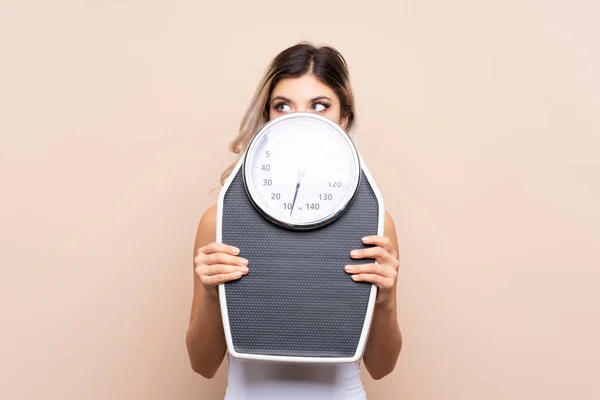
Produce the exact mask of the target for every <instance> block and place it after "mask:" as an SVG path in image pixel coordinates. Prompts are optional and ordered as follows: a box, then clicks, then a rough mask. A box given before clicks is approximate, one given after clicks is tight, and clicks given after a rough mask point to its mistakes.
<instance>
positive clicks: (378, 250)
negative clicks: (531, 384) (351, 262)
mask: <svg viewBox="0 0 600 400" xmlns="http://www.w3.org/2000/svg"><path fill="white" fill-rule="evenodd" d="M350 257H352V258H354V259H361V258H373V259H375V260H376V261H377V262H378V263H379V264H385V263H386V262H389V263H391V264H393V257H392V256H391V255H390V253H388V252H387V250H386V249H384V248H383V247H380V246H374V247H369V248H367V249H360V250H352V251H351V252H350Z"/></svg>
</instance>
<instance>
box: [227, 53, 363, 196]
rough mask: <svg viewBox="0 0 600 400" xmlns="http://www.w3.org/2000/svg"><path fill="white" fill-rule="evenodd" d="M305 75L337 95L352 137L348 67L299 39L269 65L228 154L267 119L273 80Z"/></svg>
mask: <svg viewBox="0 0 600 400" xmlns="http://www.w3.org/2000/svg"><path fill="white" fill-rule="evenodd" d="M305 74H313V75H314V76H315V77H316V78H318V79H319V80H321V81H322V82H323V83H324V84H326V85H328V86H329V87H331V89H332V90H333V91H334V92H335V93H336V94H337V96H338V97H339V99H340V103H341V111H342V117H343V118H346V124H345V127H344V128H345V130H346V132H348V134H349V135H350V138H351V139H352V140H356V138H355V137H354V136H355V135H354V132H353V130H352V127H353V125H354V96H353V94H352V88H351V86H350V79H349V73H348V66H347V64H346V61H345V59H344V57H342V55H341V54H340V53H339V52H338V51H337V50H336V49H334V48H332V47H329V46H322V47H315V46H314V45H312V44H310V43H307V42H300V43H298V44H296V45H294V46H292V47H289V48H287V49H285V50H283V51H282V52H281V53H279V54H278V55H277V56H276V57H275V58H274V59H273V61H272V62H271V64H270V65H269V68H268V70H267V72H266V73H265V75H264V76H263V78H262V79H261V81H260V83H259V84H258V87H257V89H256V92H255V93H254V96H253V97H252V101H251V102H250V105H249V107H248V109H247V110H246V113H245V114H244V116H243V118H242V121H241V123H240V129H239V133H238V135H237V137H236V138H235V139H233V141H232V142H231V143H230V145H229V150H230V151H231V152H232V153H235V154H238V155H240V156H241V154H243V153H244V151H245V150H246V148H247V147H248V145H249V144H250V142H251V141H252V138H253V137H254V135H256V133H257V132H258V131H259V130H260V128H261V127H262V126H263V125H264V124H266V123H267V122H268V121H269V106H268V104H269V99H270V96H271V93H272V91H273V88H274V87H275V86H276V85H277V83H278V82H279V81H280V80H282V79H285V78H291V77H300V76H302V75H305ZM240 156H238V157H237V159H236V161H235V162H234V163H233V164H231V165H230V166H229V167H227V169H225V171H223V173H222V174H221V180H220V183H221V186H223V185H224V184H225V181H226V180H227V178H228V177H229V175H230V174H231V172H232V171H233V169H234V168H235V166H236V165H237V163H238V162H239V158H240Z"/></svg>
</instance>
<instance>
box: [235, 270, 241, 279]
mask: <svg viewBox="0 0 600 400" xmlns="http://www.w3.org/2000/svg"><path fill="white" fill-rule="evenodd" d="M241 276H242V273H241V272H240V271H237V272H234V273H233V277H234V278H241Z"/></svg>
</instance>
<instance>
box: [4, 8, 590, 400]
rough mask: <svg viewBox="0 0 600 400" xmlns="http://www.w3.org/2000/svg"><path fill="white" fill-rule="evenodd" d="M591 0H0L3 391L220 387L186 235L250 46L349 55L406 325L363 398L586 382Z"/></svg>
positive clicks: (72, 395) (36, 393) (246, 95)
mask: <svg viewBox="0 0 600 400" xmlns="http://www.w3.org/2000/svg"><path fill="white" fill-rule="evenodd" d="M599 12H600V5H599V3H598V2H595V1H591V0H590V1H583V0H579V1H569V2H567V1H563V2H559V1H532V0H519V1H516V0H509V1H494V2H490V1H483V2H482V1H475V0H472V1H468V0H457V1H452V2H449V1H443V0H425V1H423V0H419V1H407V2H375V1H369V2H368V4H367V5H365V4H363V5H358V4H356V5H350V4H349V2H347V1H337V2H335V1H334V2H331V1H322V2H308V3H306V2H302V3H300V2H292V3H289V2H271V1H268V2H267V1H263V2H257V1H239V2H237V3H229V4H221V3H220V2H217V1H214V2H210V3H209V2H203V1H190V0H181V1H156V0H154V1H149V0H144V1H141V0H138V1H126V0H121V1H117V0H112V1H109V0H106V1H100V0H97V1H92V0H88V1H83V0H81V1H75V0H71V1H67V0H56V1H40V0H38V1H26V0H19V1H9V0H1V2H0V182H1V196H0V201H1V207H0V246H1V247H0V250H1V273H2V278H1V279H0V300H1V301H0V318H1V319H0V324H1V327H2V329H1V333H0V339H1V340H0V368H1V371H0V398H1V399H3V400H13V399H20V400H21V399H28V400H29V399H45V400H66V399H69V400H70V399H93V400H96V399H119V400H121V399H123V400H129V399H144V400H159V399H160V400H163V399H165V400H171V399H208V400H210V399H219V398H222V395H223V393H224V385H225V364H224V365H223V367H222V368H221V370H220V372H219V374H218V376H217V377H216V378H215V379H214V380H211V381H207V380H204V379H203V378H202V377H200V376H199V375H195V374H194V373H193V372H192V371H191V369H190V368H189V365H188V360H187V354H186V350H185V330H186V326H187V319H188V312H189V306H190V300H191V294H192V292H191V289H192V264H191V261H192V244H193V239H194V233H195V229H196V225H197V223H198V220H199V218H200V215H201V213H202V212H203V211H204V209H205V208H206V207H208V206H209V205H210V204H212V203H214V202H215V200H216V192H215V193H212V194H209V193H208V192H209V190H210V189H211V188H212V187H214V186H215V185H217V183H218V175H219V174H220V172H221V171H222V170H223V169H224V168H225V167H226V166H227V165H228V164H229V162H230V161H232V157H231V156H230V155H228V154H227V144H228V142H229V141H230V140H231V139H232V138H233V137H234V136H235V132H236V129H237V127H238V123H239V120H240V118H241V116H242V113H243V111H244V109H245V107H246V105H247V104H248V101H249V99H250V96H251V94H252V92H253V90H254V88H255V85H256V84H257V82H258V79H259V78H260V76H261V74H262V72H263V69H264V68H265V66H266V65H267V63H268V61H269V60H270V58H271V57H273V56H274V55H275V54H276V53H277V52H279V51H280V50H282V49H283V48H285V47H287V46H289V45H291V44H293V43H295V42H296V41H298V40H301V39H308V40H312V41H315V42H316V43H317V44H331V45H333V46H335V47H337V48H338V49H339V50H340V51H341V52H342V53H343V54H344V55H345V57H346V58H347V60H348V63H349V65H350V70H351V75H352V79H353V85H354V88H355V91H356V97H357V101H358V103H357V107H358V128H359V130H360V140H359V149H360V151H361V152H362V154H363V157H364V158H365V161H366V162H367V163H368V165H369V167H370V169H371V171H372V173H373V174H374V176H375V178H376V180H377V182H378V184H379V186H380V188H381V190H382V192H383V194H384V197H385V200H386V204H387V207H388V211H390V212H391V213H392V215H394V217H395V219H396V224H397V227H398V234H399V240H400V248H401V251H402V257H401V258H402V260H401V276H400V283H399V304H400V307H399V313H400V321H401V326H402V330H403V333H404V340H405V344H404V349H403V352H402V355H401V358H400V361H399V363H398V366H397V368H396V370H395V371H394V373H393V375H391V376H388V377H386V378H385V379H384V380H382V381H377V382H373V381H371V380H369V379H368V378H367V376H366V374H365V383H366V386H367V390H368V393H369V395H370V398H371V399H411V400H412V399H415V400H416V399H418V400H430V399H431V400H479V399H486V400H496V399H498V400H506V399H510V400H512V399H519V400H520V399H523V400H525V399H527V400H530V399H544V400H554V399H556V400H558V399H561V400H562V399H577V400H593V399H598V398H600V388H599V383H598V382H600V367H599V364H600V363H599V361H600V345H598V337H599V336H600V315H599V314H600V312H599V306H598V305H599V303H600V295H599V294H598V290H597V288H598V284H599V283H600V256H599V249H600V211H599V209H600V207H599V204H600V162H599V157H598V153H599V147H600V138H599V136H600V134H599V133H600V129H599V128H600V123H599V118H598V110H600V76H599V74H598V71H600V48H599V47H598V38H599V37H600V28H599V25H598V24H597V21H598V18H599Z"/></svg>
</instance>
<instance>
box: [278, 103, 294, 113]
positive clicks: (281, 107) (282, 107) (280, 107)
mask: <svg viewBox="0 0 600 400" xmlns="http://www.w3.org/2000/svg"><path fill="white" fill-rule="evenodd" d="M291 110H292V109H291V108H290V106H288V105H287V104H285V103H281V104H279V105H277V111H281V112H286V111H291Z"/></svg>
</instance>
